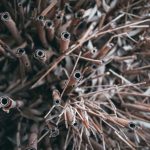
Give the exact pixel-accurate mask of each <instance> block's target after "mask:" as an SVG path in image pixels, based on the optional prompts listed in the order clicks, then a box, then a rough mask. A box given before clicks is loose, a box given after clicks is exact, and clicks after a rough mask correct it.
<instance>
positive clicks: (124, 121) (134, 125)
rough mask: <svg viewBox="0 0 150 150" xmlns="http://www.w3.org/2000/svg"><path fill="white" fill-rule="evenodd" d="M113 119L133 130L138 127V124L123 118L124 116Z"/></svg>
mask: <svg viewBox="0 0 150 150" xmlns="http://www.w3.org/2000/svg"><path fill="white" fill-rule="evenodd" d="M111 120H113V121H114V122H117V123H119V124H120V125H122V126H124V127H128V128H130V129H132V130H133V129H135V128H136V124H135V123H133V122H131V121H130V120H128V119H123V118H118V117H111Z"/></svg>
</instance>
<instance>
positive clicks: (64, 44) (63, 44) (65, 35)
mask: <svg viewBox="0 0 150 150" xmlns="http://www.w3.org/2000/svg"><path fill="white" fill-rule="evenodd" d="M69 44H70V33H69V32H67V31H64V32H62V33H61V37H60V51H61V52H62V53H64V52H66V51H67V50H68V48H69Z"/></svg>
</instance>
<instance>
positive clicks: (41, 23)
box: [36, 16, 49, 48]
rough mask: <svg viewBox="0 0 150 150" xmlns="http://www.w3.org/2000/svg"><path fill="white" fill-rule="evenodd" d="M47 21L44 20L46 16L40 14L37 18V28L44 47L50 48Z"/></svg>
mask: <svg viewBox="0 0 150 150" xmlns="http://www.w3.org/2000/svg"><path fill="white" fill-rule="evenodd" d="M44 26H45V21H44V17H43V16H38V17H37V18H36V28H37V33H38V37H39V39H40V41H41V43H42V46H43V47H44V48H48V47H49V45H48V42H47V39H46V32H45V28H44Z"/></svg>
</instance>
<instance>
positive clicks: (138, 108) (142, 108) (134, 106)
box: [122, 103, 150, 112]
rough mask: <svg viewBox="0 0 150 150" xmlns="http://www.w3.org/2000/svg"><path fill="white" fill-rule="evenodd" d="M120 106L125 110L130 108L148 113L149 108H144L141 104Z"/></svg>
mask: <svg viewBox="0 0 150 150" xmlns="http://www.w3.org/2000/svg"><path fill="white" fill-rule="evenodd" d="M122 106H123V107H126V108H132V109H133V110H137V111H143V112H150V106H149V105H146V106H144V105H143V104H142V103H141V104H130V103H124V104H122Z"/></svg>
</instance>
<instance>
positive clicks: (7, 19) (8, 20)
mask: <svg viewBox="0 0 150 150" xmlns="http://www.w3.org/2000/svg"><path fill="white" fill-rule="evenodd" d="M1 20H2V21H3V23H4V24H5V25H6V27H7V28H8V30H9V31H10V33H11V34H12V36H13V37H14V38H15V39H16V41H17V42H18V44H21V42H22V38H21V36H20V33H19V31H18V29H17V27H16V24H15V22H14V21H13V20H12V18H11V16H10V14H9V13H8V12H4V13H2V14H1Z"/></svg>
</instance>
